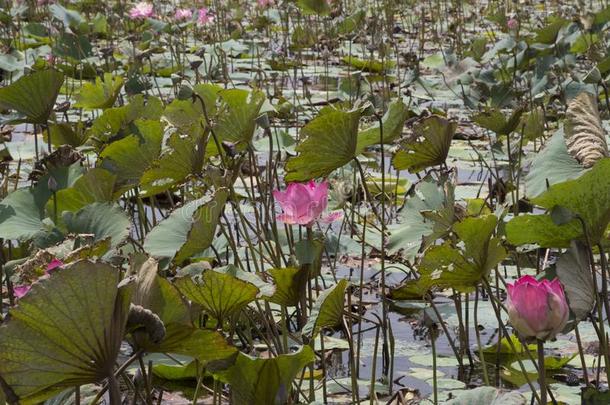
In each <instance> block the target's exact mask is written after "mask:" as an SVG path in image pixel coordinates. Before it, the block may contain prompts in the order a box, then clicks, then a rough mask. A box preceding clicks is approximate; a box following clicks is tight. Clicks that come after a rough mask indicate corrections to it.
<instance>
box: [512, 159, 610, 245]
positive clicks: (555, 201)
mask: <svg viewBox="0 0 610 405" xmlns="http://www.w3.org/2000/svg"><path fill="white" fill-rule="evenodd" d="M609 189H610V158H606V159H603V160H600V161H599V162H597V164H596V165H595V166H593V168H592V169H590V170H589V171H588V172H586V173H585V174H583V175H582V176H580V177H579V178H577V179H575V180H568V181H564V182H563V183H558V184H555V185H553V186H551V187H550V188H549V189H548V190H547V191H546V192H544V193H543V194H541V195H540V196H538V197H536V198H534V199H533V200H532V202H533V203H534V204H536V205H538V206H540V207H543V208H546V209H547V210H551V209H553V208H555V207H556V206H559V207H563V208H565V209H568V210H570V211H571V212H573V213H574V214H575V215H577V216H578V217H580V218H581V219H582V221H584V223H585V225H586V227H587V231H588V233H589V239H590V242H591V243H593V244H597V243H599V242H600V241H601V240H602V238H603V236H604V232H606V229H607V227H608V224H609V223H610V193H608V190H609ZM506 236H507V239H508V241H509V242H510V243H512V244H514V245H522V244H526V243H537V244H538V245H540V246H542V247H569V246H570V241H571V240H573V239H581V240H582V241H584V239H585V238H584V235H583V230H582V226H581V223H580V221H579V220H578V219H574V220H572V221H570V222H569V223H567V224H563V225H556V224H555V223H554V222H553V220H552V218H551V216H550V215H549V214H525V215H519V216H518V217H516V218H513V219H512V220H510V221H509V222H508V223H507V224H506Z"/></svg>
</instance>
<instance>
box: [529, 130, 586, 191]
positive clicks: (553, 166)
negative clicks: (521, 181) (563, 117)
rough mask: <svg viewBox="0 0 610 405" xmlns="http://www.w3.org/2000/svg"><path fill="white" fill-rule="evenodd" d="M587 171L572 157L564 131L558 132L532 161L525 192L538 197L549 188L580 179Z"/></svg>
mask: <svg viewBox="0 0 610 405" xmlns="http://www.w3.org/2000/svg"><path fill="white" fill-rule="evenodd" d="M586 171H587V169H586V168H585V167H584V166H582V165H581V164H580V163H578V161H577V160H576V159H574V158H573V157H572V155H570V153H569V152H568V148H567V146H566V142H565V139H564V136H563V133H562V131H557V132H556V133H555V134H554V135H553V136H552V137H551V139H550V140H549V141H548V142H547V143H546V144H545V145H544V148H542V150H541V151H540V152H538V154H536V156H534V158H533V159H532V166H531V168H530V171H529V173H528V174H527V176H525V192H526V194H527V196H528V197H536V196H538V195H540V194H542V193H544V192H545V191H546V189H547V188H548V187H549V186H552V185H553V184H557V183H561V182H563V181H566V180H570V179H575V178H578V177H580V176H581V175H582V174H583V173H584V172H586Z"/></svg>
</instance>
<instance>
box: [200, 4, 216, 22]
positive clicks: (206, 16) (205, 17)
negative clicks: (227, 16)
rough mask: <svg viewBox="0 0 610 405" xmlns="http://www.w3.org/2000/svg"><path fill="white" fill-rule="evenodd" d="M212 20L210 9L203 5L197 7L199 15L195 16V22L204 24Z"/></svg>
mask: <svg viewBox="0 0 610 405" xmlns="http://www.w3.org/2000/svg"><path fill="white" fill-rule="evenodd" d="M211 22H214V16H213V15H212V14H211V13H210V10H209V9H207V8H205V7H203V8H200V9H199V16H198V17H197V23H199V24H200V25H206V24H209V23H211Z"/></svg>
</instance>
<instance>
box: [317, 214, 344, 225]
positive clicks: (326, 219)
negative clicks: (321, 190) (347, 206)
mask: <svg viewBox="0 0 610 405" xmlns="http://www.w3.org/2000/svg"><path fill="white" fill-rule="evenodd" d="M341 218H343V211H333V212H331V213H330V214H328V215H327V216H325V217H323V218H322V219H321V221H322V222H324V223H326V224H330V223H331V222H335V221H336V220H338V219H341Z"/></svg>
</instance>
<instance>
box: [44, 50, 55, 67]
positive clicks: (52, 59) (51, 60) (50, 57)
mask: <svg viewBox="0 0 610 405" xmlns="http://www.w3.org/2000/svg"><path fill="white" fill-rule="evenodd" d="M44 60H45V61H46V62H47V63H48V64H49V65H50V66H53V65H55V55H53V54H52V53H49V54H48V55H47V56H45V57H44Z"/></svg>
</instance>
